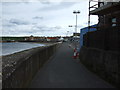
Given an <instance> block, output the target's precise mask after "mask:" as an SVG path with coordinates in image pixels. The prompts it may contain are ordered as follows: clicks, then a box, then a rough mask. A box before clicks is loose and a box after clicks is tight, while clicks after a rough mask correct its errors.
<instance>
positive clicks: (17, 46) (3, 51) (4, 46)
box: [0, 42, 46, 56]
mask: <svg viewBox="0 0 120 90" xmlns="http://www.w3.org/2000/svg"><path fill="white" fill-rule="evenodd" d="M41 46H46V45H45V44H40V43H34V42H29V43H28V42H27V43H23V42H4V43H0V56H4V55H9V54H13V53H16V52H20V51H23V50H27V49H31V48H35V47H41Z"/></svg>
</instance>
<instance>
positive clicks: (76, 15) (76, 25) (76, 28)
mask: <svg viewBox="0 0 120 90" xmlns="http://www.w3.org/2000/svg"><path fill="white" fill-rule="evenodd" d="M75 33H77V14H76V31H75Z"/></svg>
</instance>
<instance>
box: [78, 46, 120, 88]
mask: <svg viewBox="0 0 120 90" xmlns="http://www.w3.org/2000/svg"><path fill="white" fill-rule="evenodd" d="M80 61H81V62H82V63H83V64H84V65H85V66H86V67H87V68H88V69H89V70H91V71H93V72H95V73H96V74H97V75H99V76H100V77H102V78H103V79H105V80H106V81H108V82H109V83H111V84H113V85H114V86H116V87H120V86H119V85H120V53H119V52H113V51H104V50H101V49H96V48H87V47H84V46H83V47H82V48H81V50H80Z"/></svg>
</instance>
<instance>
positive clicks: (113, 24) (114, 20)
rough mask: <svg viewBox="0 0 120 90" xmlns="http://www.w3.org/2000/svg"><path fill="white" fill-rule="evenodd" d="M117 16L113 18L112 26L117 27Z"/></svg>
mask: <svg viewBox="0 0 120 90" xmlns="http://www.w3.org/2000/svg"><path fill="white" fill-rule="evenodd" d="M116 21H117V20H116V18H112V27H115V26H116Z"/></svg>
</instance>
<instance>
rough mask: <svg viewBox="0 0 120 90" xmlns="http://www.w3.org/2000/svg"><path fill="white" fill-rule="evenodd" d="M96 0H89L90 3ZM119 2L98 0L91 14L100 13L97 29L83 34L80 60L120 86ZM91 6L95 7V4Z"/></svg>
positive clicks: (119, 0) (90, 68) (110, 81)
mask: <svg viewBox="0 0 120 90" xmlns="http://www.w3.org/2000/svg"><path fill="white" fill-rule="evenodd" d="M92 1H94V0H89V4H90V3H91V2H92ZM117 1H118V2H98V3H97V4H96V5H98V7H95V9H94V10H89V20H88V22H89V24H88V26H90V21H91V20H90V16H91V15H98V17H99V20H98V21H99V22H98V24H97V26H96V31H93V32H90V30H91V28H92V27H88V30H89V32H87V33H86V34H84V35H83V44H82V45H83V46H82V47H81V49H80V60H81V62H82V63H83V64H85V65H86V66H87V67H88V68H89V70H91V71H93V72H95V73H96V74H97V75H99V76H100V77H102V78H103V79H104V80H106V81H108V82H109V83H111V84H112V85H114V86H116V87H118V88H120V63H119V61H120V0H117ZM96 5H93V6H89V9H90V8H93V7H94V6H96Z"/></svg>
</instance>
